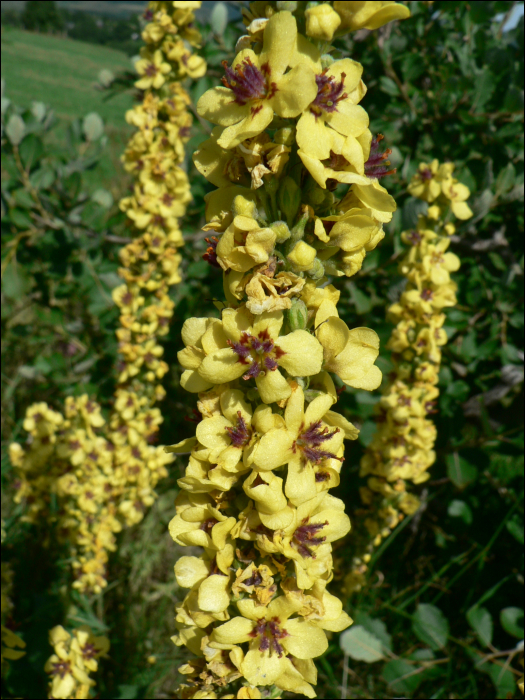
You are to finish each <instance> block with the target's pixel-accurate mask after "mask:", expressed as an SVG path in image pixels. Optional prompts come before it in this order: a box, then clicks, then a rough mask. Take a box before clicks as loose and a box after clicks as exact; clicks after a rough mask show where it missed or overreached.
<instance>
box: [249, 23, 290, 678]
mask: <svg viewBox="0 0 525 700" xmlns="http://www.w3.org/2000/svg"><path fill="white" fill-rule="evenodd" d="M279 14H281V13H279ZM285 668H286V657H285V656H281V657H279V656H277V654H276V653H274V652H272V654H270V652H269V651H263V652H261V651H259V650H258V649H250V651H249V652H248V653H247V654H246V656H245V657H244V661H243V663H242V665H241V670H242V673H243V675H244V677H245V678H246V680H247V681H248V683H251V685H256V686H257V685H271V684H272V683H274V682H275V681H276V679H277V678H279V676H280V675H282V673H283V671H284V670H285Z"/></svg>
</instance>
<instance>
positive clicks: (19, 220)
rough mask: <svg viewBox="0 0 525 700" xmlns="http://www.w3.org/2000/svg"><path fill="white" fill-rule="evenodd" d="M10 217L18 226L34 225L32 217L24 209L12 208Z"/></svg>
mask: <svg viewBox="0 0 525 700" xmlns="http://www.w3.org/2000/svg"><path fill="white" fill-rule="evenodd" d="M9 219H10V220H11V221H12V222H13V224H14V225H15V226H16V227H17V228H22V229H27V228H31V226H32V222H31V217H30V216H29V215H28V214H27V213H26V212H25V211H23V210H22V209H10V210H9Z"/></svg>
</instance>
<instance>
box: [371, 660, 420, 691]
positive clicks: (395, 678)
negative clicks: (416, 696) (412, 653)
mask: <svg viewBox="0 0 525 700" xmlns="http://www.w3.org/2000/svg"><path fill="white" fill-rule="evenodd" d="M416 669H417V666H414V665H413V664H409V663H408V662H407V661H404V660H403V659H395V660H394V661H389V662H388V663H387V664H386V665H385V667H384V668H383V672H382V674H381V675H382V676H383V679H384V680H385V681H386V682H387V683H388V685H389V686H390V687H391V688H392V691H393V692H394V693H395V694H396V695H412V693H415V691H416V690H417V689H418V687H419V685H420V683H421V681H422V680H423V678H422V676H421V674H420V673H414V671H415V670H416Z"/></svg>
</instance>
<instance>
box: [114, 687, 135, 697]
mask: <svg viewBox="0 0 525 700" xmlns="http://www.w3.org/2000/svg"><path fill="white" fill-rule="evenodd" d="M118 691H119V696H118V698H117V700H135V698H138V697H139V686H138V685H119V686H118Z"/></svg>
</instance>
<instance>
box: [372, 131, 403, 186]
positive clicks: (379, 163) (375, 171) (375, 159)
mask: <svg viewBox="0 0 525 700" xmlns="http://www.w3.org/2000/svg"><path fill="white" fill-rule="evenodd" d="M384 138H385V137H384V136H383V134H378V135H377V136H374V138H373V139H372V143H371V144H370V155H369V156H368V160H367V161H366V163H365V175H366V176H367V177H371V178H373V179H375V180H379V179H380V178H382V177H385V176H386V175H393V174H394V173H395V172H396V171H397V168H391V169H390V170H389V169H388V166H389V165H390V161H389V160H387V158H388V156H389V155H390V154H391V153H392V149H391V148H387V149H386V151H384V152H383V153H381V152H380V146H379V144H380V142H381V141H382V140H383V139H384Z"/></svg>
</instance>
